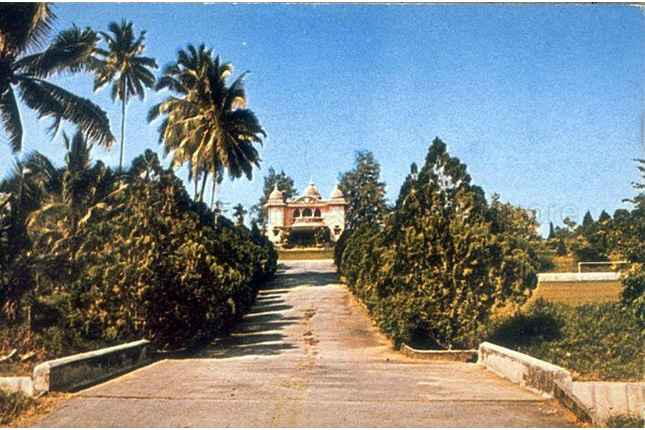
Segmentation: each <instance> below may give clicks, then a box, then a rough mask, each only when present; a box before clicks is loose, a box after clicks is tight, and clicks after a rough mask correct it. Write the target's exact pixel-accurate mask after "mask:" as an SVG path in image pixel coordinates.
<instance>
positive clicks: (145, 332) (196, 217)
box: [0, 148, 277, 354]
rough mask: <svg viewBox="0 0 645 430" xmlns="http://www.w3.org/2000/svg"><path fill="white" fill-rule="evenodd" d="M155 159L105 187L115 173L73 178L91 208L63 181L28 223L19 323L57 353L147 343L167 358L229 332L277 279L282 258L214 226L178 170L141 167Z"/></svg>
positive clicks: (263, 244) (260, 241)
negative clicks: (27, 281)
mask: <svg viewBox="0 0 645 430" xmlns="http://www.w3.org/2000/svg"><path fill="white" fill-rule="evenodd" d="M86 150H87V148H86ZM85 152H89V151H88V150H87V151H85ZM152 158H156V155H154V154H153V153H152V152H151V151H150V153H147V154H146V156H145V157H139V158H137V159H135V161H134V162H133V168H132V169H131V171H130V172H129V173H127V174H123V175H121V176H120V177H119V178H115V179H113V180H111V181H109V183H108V184H107V185H106V184H103V186H102V185H101V183H100V178H105V177H106V174H107V173H109V170H105V167H101V169H102V170H101V169H99V170H101V171H102V172H103V173H102V174H101V175H98V176H96V175H95V176H92V175H91V174H89V173H87V172H90V171H92V169H93V168H91V167H90V166H89V164H88V163H86V166H85V167H82V168H80V169H79V170H80V171H81V172H86V173H84V176H83V175H80V174H76V175H74V177H85V180H84V183H83V184H82V185H83V186H82V187H80V186H75V187H72V185H73V184H72V185H69V186H68V188H73V189H76V190H77V191H79V192H77V194H78V195H79V196H84V197H82V199H83V200H82V201H84V202H85V204H84V206H80V205H79V204H78V203H76V202H77V201H78V199H80V198H81V197H78V198H76V200H75V198H72V199H67V198H66V197H65V196H66V194H65V193H64V190H65V189H66V188H65V186H66V185H65V183H63V186H62V187H60V188H61V190H63V192H61V193H60V194H57V193H54V192H50V194H49V201H52V202H53V203H49V204H48V205H45V206H43V209H40V210H37V211H34V213H33V214H32V215H31V216H30V217H29V219H30V220H31V222H30V223H28V226H29V236H30V240H31V243H32V249H31V251H30V256H31V260H32V261H34V262H38V264H35V263H33V264H31V265H30V266H29V273H30V275H31V276H32V278H33V279H34V280H35V282H34V284H33V285H32V288H31V290H29V291H28V292H26V293H25V294H23V295H22V298H21V306H20V307H21V309H22V314H23V317H22V320H23V321H25V324H28V325H29V326H30V329H31V332H32V333H33V335H34V336H33V337H32V338H33V339H34V340H38V339H40V340H39V341H38V343H39V344H40V345H44V346H46V347H47V348H48V349H49V352H50V353H51V354H58V353H65V352H72V351H73V350H76V349H77V348H78V347H79V346H89V345H92V346H96V345H109V344H113V343H117V342H122V341H127V340H132V339H136V338H141V337H147V338H150V339H152V340H153V341H154V342H155V343H156V345H157V346H158V347H160V348H179V347H187V346H192V345H196V344H198V343H200V342H203V341H205V340H207V339H209V338H211V337H213V336H215V335H218V334H220V333H223V332H224V331H225V330H226V329H227V328H228V327H229V326H230V324H231V323H232V322H234V321H235V320H236V318H238V317H239V316H240V315H241V314H242V313H243V312H244V311H245V310H246V309H247V308H248V307H249V305H250V304H251V302H252V301H253V300H254V298H255V296H256V293H257V290H258V288H259V286H260V285H261V284H262V283H263V282H265V281H266V280H267V279H268V278H269V277H271V276H272V275H273V273H274V272H275V270H276V265H277V253H276V251H275V250H274V249H273V246H272V244H271V243H270V242H269V241H268V240H266V239H265V238H264V237H263V236H261V235H260V234H259V231H255V232H252V231H250V230H248V229H247V228H245V227H243V226H235V225H234V224H233V223H232V222H230V221H229V220H227V219H226V218H224V217H218V218H217V221H216V219H215V217H214V215H213V213H212V212H211V211H210V210H208V209H207V208H206V206H205V205H203V204H200V205H198V204H195V203H194V202H193V200H192V199H190V198H189V196H188V194H187V193H186V191H185V189H184V187H183V185H182V183H181V181H180V180H179V179H178V178H177V177H176V176H175V175H174V174H173V173H172V171H163V170H162V169H161V167H160V165H159V163H150V162H147V163H144V162H143V161H142V160H143V159H145V160H148V161H150V160H149V159H152ZM88 159H89V158H88ZM76 164H78V163H76ZM76 164H74V165H76ZM97 164H98V163H97ZM70 169H71V168H70V167H67V168H66V169H64V171H63V173H64V174H63V175H62V177H67V176H72V175H71V174H70ZM104 182H105V181H104ZM103 188H105V191H104V192H102V191H100V190H102V189H103ZM84 190H91V192H89V193H88V192H85V193H84V192H83V191H84ZM68 194H69V195H73V194H70V193H68ZM79 207H80V208H82V209H79V210H72V209H73V208H79ZM52 208H53V209H56V210H53V209H52ZM216 223H217V224H216ZM0 290H1V289H0ZM73 352H76V351H73Z"/></svg>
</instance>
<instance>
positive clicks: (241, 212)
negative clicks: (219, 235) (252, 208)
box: [233, 203, 249, 225]
mask: <svg viewBox="0 0 645 430" xmlns="http://www.w3.org/2000/svg"><path fill="white" fill-rule="evenodd" d="M247 213H249V212H248V211H247V210H246V209H244V206H242V203H238V204H237V205H235V206H233V216H234V217H235V218H236V219H237V224H238V225H242V224H244V217H245V216H246V214H247Z"/></svg>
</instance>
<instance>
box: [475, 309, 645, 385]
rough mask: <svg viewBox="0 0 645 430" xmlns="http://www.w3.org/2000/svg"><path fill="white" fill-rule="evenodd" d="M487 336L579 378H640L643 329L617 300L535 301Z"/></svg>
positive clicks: (493, 329) (497, 325)
mask: <svg viewBox="0 0 645 430" xmlns="http://www.w3.org/2000/svg"><path fill="white" fill-rule="evenodd" d="M488 339H489V340H490V341H491V342H494V343H496V344H499V345H502V346H506V347H508V348H511V349H515V350H518V351H520V352H524V353H526V354H528V355H530V356H532V357H536V358H539V359H542V360H545V361H548V362H550V363H554V364H556V365H558V366H562V367H564V368H566V369H569V370H571V371H572V372H574V375H576V376H577V377H580V378H583V379H601V380H640V378H641V377H642V374H643V370H644V369H643V359H644V358H645V355H644V353H643V348H642V346H643V336H642V332H641V331H640V330H638V324H637V321H636V319H635V318H634V316H633V315H632V314H631V312H630V311H629V310H628V309H626V308H625V307H624V306H622V305H621V304H619V303H601V304H587V305H582V306H571V305H566V304H562V303H557V304H556V303H551V302H547V301H544V300H541V299H539V300H536V301H535V302H533V303H532V304H531V305H530V306H529V308H528V309H527V310H525V311H521V312H519V313H518V314H516V315H514V316H512V317H510V318H507V319H503V320H501V321H497V322H496V323H494V324H492V328H491V331H490V334H489V336H488Z"/></svg>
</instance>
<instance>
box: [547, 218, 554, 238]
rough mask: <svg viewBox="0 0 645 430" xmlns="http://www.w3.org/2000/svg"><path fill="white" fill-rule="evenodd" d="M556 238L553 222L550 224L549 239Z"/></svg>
mask: <svg viewBox="0 0 645 430" xmlns="http://www.w3.org/2000/svg"><path fill="white" fill-rule="evenodd" d="M554 238H555V228H554V227H553V222H549V237H548V239H554Z"/></svg>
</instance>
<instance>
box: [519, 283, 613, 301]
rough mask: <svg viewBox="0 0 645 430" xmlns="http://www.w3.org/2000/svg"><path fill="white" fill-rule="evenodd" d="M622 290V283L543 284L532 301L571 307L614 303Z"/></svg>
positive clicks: (535, 292)
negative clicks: (562, 304)
mask: <svg viewBox="0 0 645 430" xmlns="http://www.w3.org/2000/svg"><path fill="white" fill-rule="evenodd" d="M622 290H623V285H622V284H621V283H620V281H584V282H577V281H574V282H541V283H539V284H538V286H537V289H536V290H535V291H534V292H533V296H532V298H531V301H534V300H536V299H545V300H549V301H551V302H556V303H567V304H570V305H582V304H586V303H601V302H612V301H617V300H618V299H619V297H620V292H621V291H622Z"/></svg>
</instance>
